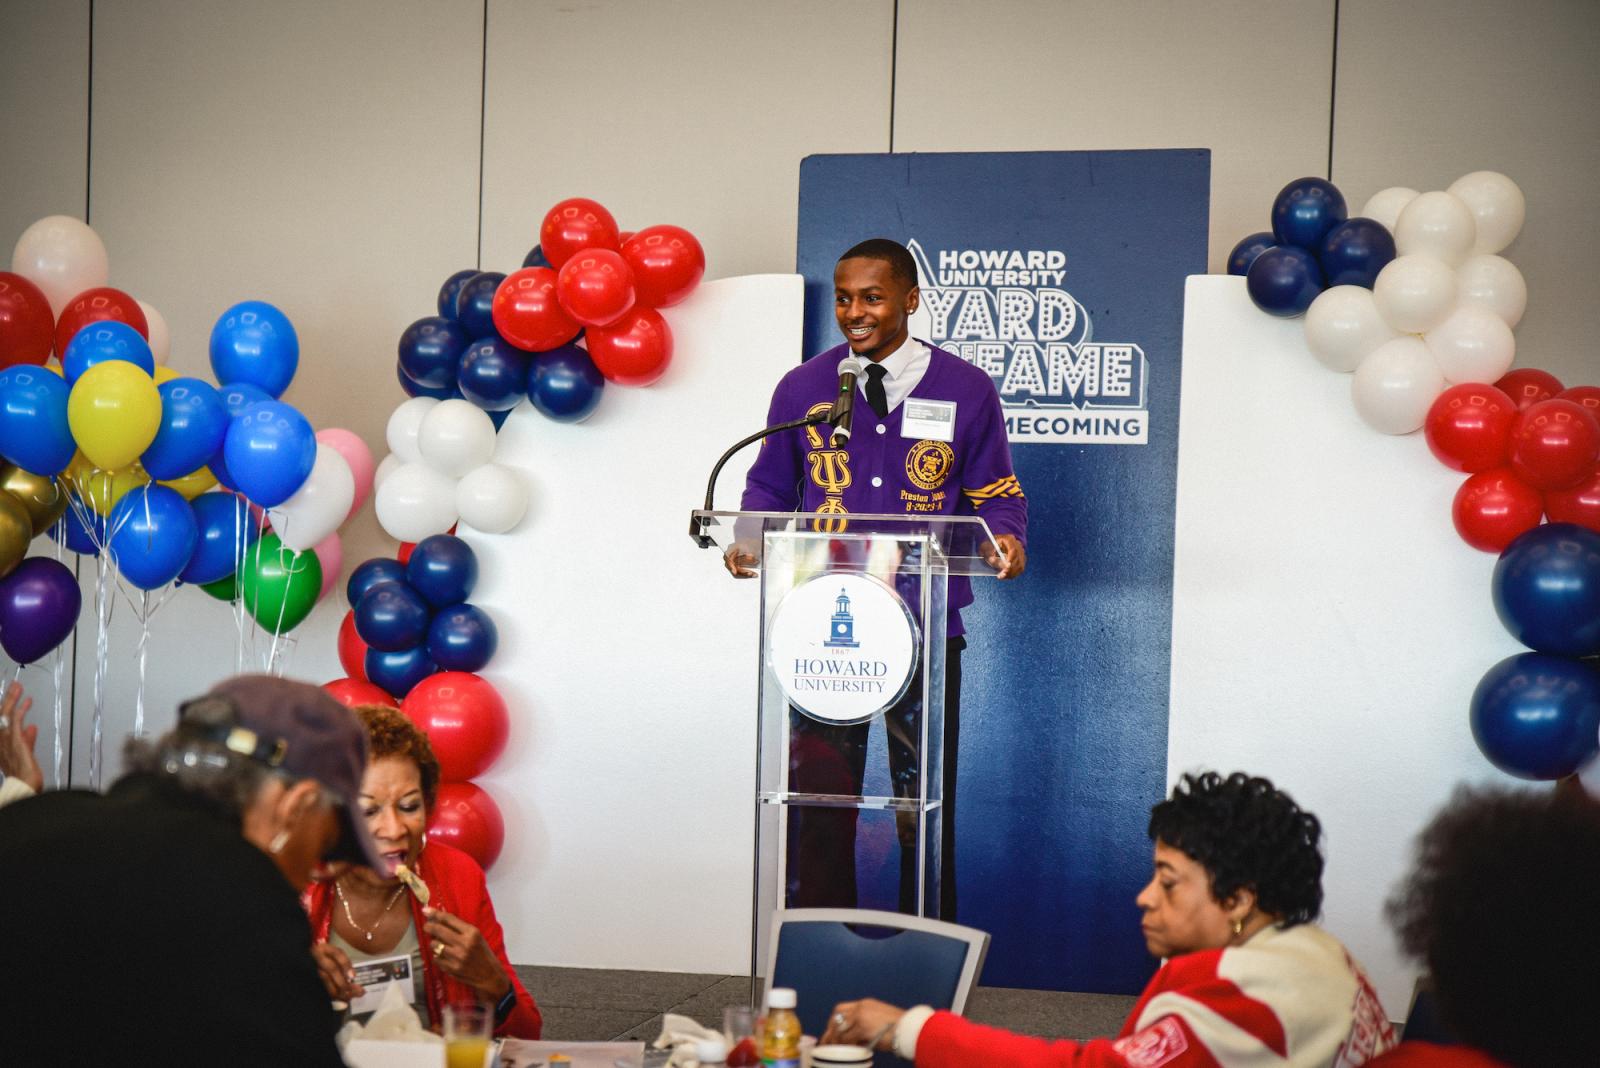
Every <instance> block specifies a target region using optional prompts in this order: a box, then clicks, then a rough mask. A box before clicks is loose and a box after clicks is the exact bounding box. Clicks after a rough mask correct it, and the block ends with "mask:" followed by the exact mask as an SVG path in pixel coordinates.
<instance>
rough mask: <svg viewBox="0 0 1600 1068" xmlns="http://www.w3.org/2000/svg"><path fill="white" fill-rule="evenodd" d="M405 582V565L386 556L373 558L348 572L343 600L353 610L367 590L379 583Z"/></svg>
mask: <svg viewBox="0 0 1600 1068" xmlns="http://www.w3.org/2000/svg"><path fill="white" fill-rule="evenodd" d="M405 580H406V565H405V564H402V563H401V562H400V561H398V560H394V559H391V558H390V557H387V556H374V557H373V558H372V559H371V560H368V561H366V562H365V563H362V564H361V565H359V566H358V567H357V568H356V569H355V570H354V571H352V572H350V579H349V581H348V582H346V583H345V585H344V596H345V600H347V601H349V602H350V607H351V608H354V607H355V606H356V605H357V604H359V603H360V602H361V598H362V597H365V596H366V593H367V591H368V590H370V589H372V587H374V586H376V585H377V584H378V583H380V582H404V581H405Z"/></svg>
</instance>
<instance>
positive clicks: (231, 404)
mask: <svg viewBox="0 0 1600 1068" xmlns="http://www.w3.org/2000/svg"><path fill="white" fill-rule="evenodd" d="M218 395H219V396H221V397H222V406H223V408H225V409H227V412H228V419H229V420H230V425H231V420H233V419H236V418H238V417H239V416H240V415H242V414H243V413H244V410H245V409H246V408H248V407H250V405H252V404H255V403H257V402H259V401H269V400H271V399H272V398H271V397H269V396H267V393H266V391H265V390H263V389H259V388H257V387H256V386H252V385H250V384H249V383H248V382H234V383H232V384H231V385H226V386H223V387H222V389H221V390H220V391H219V393H218ZM226 444H227V433H226V432H224V433H223V444H222V445H218V446H217V451H216V452H215V453H213V454H212V457H211V459H210V460H208V461H206V466H207V467H209V468H211V473H212V474H213V475H216V476H217V481H218V482H220V483H221V484H222V485H223V487H224V488H226V489H231V490H235V491H237V490H238V488H239V486H238V483H236V482H234V480H233V475H232V473H231V472H229V470H228V458H227V457H226V456H224V455H223V452H222V450H223V447H224V445H226Z"/></svg>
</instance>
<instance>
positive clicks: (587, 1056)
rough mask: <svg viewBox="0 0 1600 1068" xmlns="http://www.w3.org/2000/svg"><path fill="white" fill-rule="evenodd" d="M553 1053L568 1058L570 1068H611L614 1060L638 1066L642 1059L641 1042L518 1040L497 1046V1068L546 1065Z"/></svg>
mask: <svg viewBox="0 0 1600 1068" xmlns="http://www.w3.org/2000/svg"><path fill="white" fill-rule="evenodd" d="M555 1053H560V1054H564V1055H566V1056H567V1057H570V1058H571V1063H572V1068H614V1066H615V1065H616V1063H617V1061H618V1059H623V1060H625V1061H626V1062H627V1063H630V1064H638V1063H639V1062H640V1061H641V1060H642V1059H643V1058H644V1043H643V1042H530V1041H528V1040H526V1039H521V1038H508V1039H506V1040H505V1041H504V1042H503V1043H501V1044H500V1068H534V1066H535V1065H548V1064H549V1062H550V1057H551V1055H552V1054H555ZM557 1063H558V1064H559V1063H560V1062H557Z"/></svg>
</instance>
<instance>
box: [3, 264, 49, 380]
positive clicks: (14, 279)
mask: <svg viewBox="0 0 1600 1068" xmlns="http://www.w3.org/2000/svg"><path fill="white" fill-rule="evenodd" d="M55 332H56V318H55V316H54V315H52V314H51V313H50V299H49V298H48V297H46V296H45V295H44V290H42V289H40V288H39V287H38V286H36V285H34V284H33V283H32V282H30V281H28V280H27V279H26V278H24V277H22V275H20V274H12V273H11V272H10V271H0V367H10V366H11V365H12V364H16V363H34V364H40V363H44V361H45V360H47V359H49V358H50V347H51V346H52V345H54V344H55Z"/></svg>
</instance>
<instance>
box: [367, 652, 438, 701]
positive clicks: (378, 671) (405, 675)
mask: <svg viewBox="0 0 1600 1068" xmlns="http://www.w3.org/2000/svg"><path fill="white" fill-rule="evenodd" d="M366 666H367V679H368V680H369V681H371V682H373V683H375V684H376V685H378V686H381V687H383V688H384V689H385V690H386V691H388V692H389V693H390V694H391V695H393V697H394V698H395V700H397V701H398V700H400V699H401V698H403V697H405V695H406V694H408V693H410V692H411V688H412V687H413V686H415V685H416V684H417V683H419V682H421V681H422V680H423V679H425V678H427V677H428V676H429V675H432V674H433V673H434V672H436V671H438V670H439V669H438V668H437V667H435V666H434V663H433V661H432V660H430V659H428V647H427V646H426V645H418V646H417V647H415V648H414V649H400V650H396V651H394V652H388V653H385V652H381V651H380V650H377V649H368V650H367V662H366Z"/></svg>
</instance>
